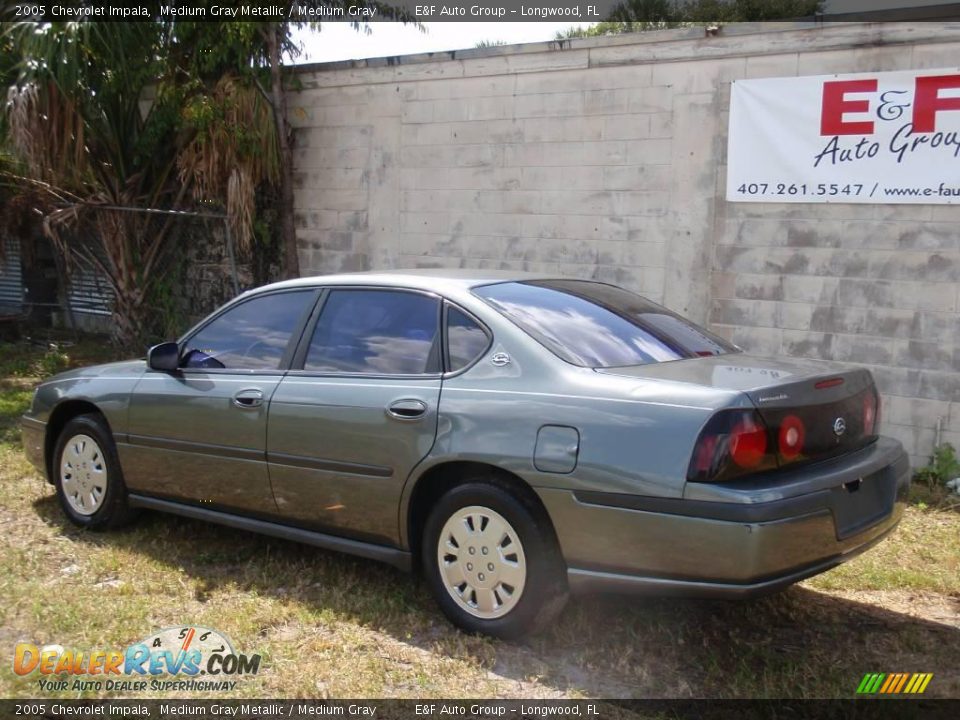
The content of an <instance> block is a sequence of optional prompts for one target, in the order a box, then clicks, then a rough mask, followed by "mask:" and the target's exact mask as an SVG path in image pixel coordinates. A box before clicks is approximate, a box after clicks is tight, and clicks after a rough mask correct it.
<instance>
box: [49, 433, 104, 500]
mask: <svg viewBox="0 0 960 720" xmlns="http://www.w3.org/2000/svg"><path fill="white" fill-rule="evenodd" d="M60 484H61V485H62V487H63V495H64V497H66V498H67V502H68V503H70V507H71V508H73V509H74V511H76V512H77V513H79V514H81V515H93V514H94V513H95V512H96V511H97V510H99V509H100V506H101V505H102V504H103V498H104V496H105V495H106V493H107V466H106V463H105V462H104V460H103V451H102V450H100V446H99V445H97V441H96V440H94V439H93V438H92V437H90V436H89V435H74V436H73V437H72V438H70V440H69V441H68V442H67V444H66V445H65V446H64V448H63V455H62V456H61V458H60Z"/></svg>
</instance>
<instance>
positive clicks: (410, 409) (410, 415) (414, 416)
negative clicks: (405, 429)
mask: <svg viewBox="0 0 960 720" xmlns="http://www.w3.org/2000/svg"><path fill="white" fill-rule="evenodd" d="M426 412H427V404H426V403H425V402H423V401H422V400H397V401H395V402H392V403H390V404H389V405H388V406H387V415H389V416H390V417H392V418H396V419H397V420H419V419H420V418H422V417H423V416H424V415H425V414H426Z"/></svg>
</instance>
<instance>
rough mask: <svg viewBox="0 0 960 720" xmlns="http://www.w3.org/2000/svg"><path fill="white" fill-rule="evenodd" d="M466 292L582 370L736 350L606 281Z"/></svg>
mask: <svg viewBox="0 0 960 720" xmlns="http://www.w3.org/2000/svg"><path fill="white" fill-rule="evenodd" d="M474 292H475V293H476V294H477V295H479V296H480V297H481V298H483V299H484V300H486V301H487V302H488V303H490V304H491V305H492V306H493V307H494V308H496V309H497V310H499V311H500V312H501V313H503V314H504V315H506V316H507V317H508V318H509V319H510V320H512V321H513V322H515V323H516V324H517V325H519V326H520V327H521V328H522V329H523V330H524V331H526V332H527V333H528V334H529V335H531V336H533V337H534V338H535V339H537V340H538V341H539V342H540V343H542V344H543V345H545V346H546V347H547V348H549V349H550V350H552V351H553V352H554V353H555V354H556V355H558V356H559V357H561V358H562V359H564V360H566V361H567V362H570V363H573V364H574V365H580V366H582V367H617V366H623V365H647V364H650V363H658V362H667V361H670V360H680V359H683V358H692V357H700V356H705V355H723V354H726V353H730V352H737V349H736V348H735V347H733V346H732V345H730V344H728V343H727V342H726V341H724V340H722V339H721V338H719V337H716V336H715V335H713V334H711V333H710V332H708V331H707V330H704V329H703V328H701V327H699V326H697V325H695V324H694V323H692V322H690V321H689V320H686V319H685V318H683V317H681V316H680V315H677V314H676V313H674V312H671V311H670V310H667V309H666V308H665V307H662V306H660V305H657V304H656V303H652V302H650V301H649V300H647V299H645V298H643V297H641V296H639V295H636V294H634V293H632V292H629V291H627V290H624V289H622V288H618V287H615V286H613V285H605V284H603V283H596V282H590V281H587V280H536V281H530V282H507V283H498V284H496V285H485V286H483V287H479V288H476V289H475V290H474Z"/></svg>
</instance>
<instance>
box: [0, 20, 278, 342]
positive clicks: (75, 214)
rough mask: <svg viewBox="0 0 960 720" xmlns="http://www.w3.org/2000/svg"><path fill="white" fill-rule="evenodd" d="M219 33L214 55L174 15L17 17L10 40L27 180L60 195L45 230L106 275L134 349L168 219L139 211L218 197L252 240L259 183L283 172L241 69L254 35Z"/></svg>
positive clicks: (14, 113) (73, 256) (14, 139)
mask: <svg viewBox="0 0 960 720" xmlns="http://www.w3.org/2000/svg"><path fill="white" fill-rule="evenodd" d="M177 25H178V27H177V28H176V29H177V30H178V31H179V32H181V33H183V35H185V36H187V37H186V39H187V40H189V39H190V38H189V35H190V32H191V27H190V26H189V24H183V27H179V26H180V24H177ZM205 32H206V33H208V34H209V33H210V32H212V29H208V30H206V31H205ZM220 37H221V39H224V38H225V40H224V42H223V46H225V47H227V50H226V51H225V52H223V53H222V54H221V55H220V56H218V57H217V58H215V59H214V60H213V61H211V60H210V57H209V53H205V52H204V50H205V49H206V47H208V46H204V45H202V44H201V43H189V42H184V39H185V38H184V37H178V36H177V35H176V34H175V33H174V27H173V26H172V25H171V24H168V23H160V22H142V23H141V22H138V23H96V22H71V23H51V24H45V25H37V24H34V23H17V24H13V25H10V26H8V28H7V30H6V32H5V34H4V41H5V42H6V43H7V44H8V45H9V46H10V47H12V48H13V49H14V52H15V55H16V56H17V57H18V58H20V62H19V64H18V66H17V68H16V70H17V77H16V81H15V83H14V84H13V85H12V86H11V87H10V88H9V91H8V94H7V104H6V114H5V116H6V119H7V122H8V126H9V127H8V135H9V144H10V145H11V146H12V148H13V150H14V151H15V154H16V155H17V156H18V158H19V159H20V160H21V161H22V163H23V166H24V168H25V170H24V173H25V177H23V178H21V180H22V182H23V183H24V184H25V185H26V186H27V187H30V188H32V189H33V190H34V191H36V190H37V188H41V189H43V190H44V191H45V192H46V195H47V197H48V199H49V200H50V201H51V202H52V206H51V207H47V208H44V209H43V210H42V212H43V213H44V229H45V231H46V233H47V234H48V235H49V236H50V238H51V239H52V240H53V242H54V244H55V246H56V247H57V249H58V250H59V251H60V252H61V253H62V254H63V255H64V257H65V258H66V259H67V262H68V265H80V266H87V267H93V268H96V269H97V270H98V271H99V272H100V274H101V275H102V276H103V277H104V278H105V279H106V281H107V283H108V284H109V286H110V289H111V290H112V291H113V296H114V306H113V321H114V322H113V330H114V336H115V338H116V339H117V340H118V341H119V342H121V343H123V344H126V345H129V344H132V343H134V342H136V341H137V340H139V339H140V338H142V337H143V336H144V335H145V334H146V333H145V331H146V330H147V327H146V324H147V321H148V315H149V302H148V300H149V298H150V296H151V292H152V291H153V289H154V288H155V287H156V286H157V284H158V282H159V281H160V280H161V279H162V269H163V267H164V263H163V262H162V261H163V259H164V254H165V253H166V252H168V251H169V250H170V243H169V242H168V239H169V235H170V230H171V228H172V227H173V222H174V219H173V216H169V215H157V214H153V213H147V212H137V211H131V210H132V209H137V208H143V209H147V208H149V209H163V210H174V211H176V210H183V209H185V208H186V207H188V206H189V203H190V201H191V199H193V200H204V201H210V200H212V201H223V202H224V204H225V205H226V207H227V210H228V215H229V218H230V222H231V226H232V228H233V230H234V232H235V236H236V237H237V238H239V240H240V243H241V246H246V247H249V245H250V243H251V237H252V227H253V214H254V208H255V197H256V190H257V188H258V186H259V184H260V183H261V182H264V181H266V182H276V181H277V178H278V176H279V156H278V152H277V133H276V127H275V125H274V119H273V115H272V112H271V111H270V105H269V102H268V101H267V100H266V99H265V98H264V97H263V96H262V92H261V91H259V90H257V89H256V85H255V83H254V82H253V81H252V80H251V79H250V78H243V77H242V76H240V75H239V74H236V73H237V69H239V70H240V71H243V70H244V69H246V68H249V67H250V60H249V58H250V52H251V48H250V40H249V38H250V37H251V34H250V33H245V34H242V33H241V34H239V35H237V34H234V35H231V33H230V31H227V32H226V33H221V35H220ZM229 42H232V43H233V45H230V46H228V45H227V43H229ZM79 235H83V236H86V237H87V238H89V240H87V241H85V242H78V241H77V240H76V238H77V237H78V236H79Z"/></svg>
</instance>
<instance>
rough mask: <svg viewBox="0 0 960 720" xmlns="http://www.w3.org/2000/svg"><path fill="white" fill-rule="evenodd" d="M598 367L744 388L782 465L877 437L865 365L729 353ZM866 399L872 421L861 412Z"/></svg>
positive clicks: (873, 397)
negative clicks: (793, 440)
mask: <svg viewBox="0 0 960 720" xmlns="http://www.w3.org/2000/svg"><path fill="white" fill-rule="evenodd" d="M597 372H601V373H608V374H613V375H624V376H629V377H636V378H644V379H650V380H653V379H662V380H669V381H673V382H689V383H694V384H697V385H704V386H708V387H714V388H718V389H726V390H739V391H741V392H743V393H744V394H745V395H746V396H747V397H749V398H750V400H751V401H752V402H753V404H754V405H755V406H756V408H757V411H758V412H759V414H760V416H761V418H762V419H763V422H764V424H765V425H766V426H767V429H768V431H769V437H768V439H769V443H770V444H769V447H772V448H777V449H778V451H779V452H778V460H779V464H780V465H781V466H782V465H784V464H786V463H788V462H789V463H791V464H792V463H793V462H798V461H810V460H819V459H824V458H827V457H832V456H834V455H839V454H842V453H845V452H849V451H852V450H855V449H857V448H860V447H863V446H864V445H865V444H867V443H868V442H870V441H871V440H872V439H873V438H874V437H876V425H877V420H876V410H877V402H878V398H877V394H876V388H875V386H874V382H873V377H872V375H871V374H870V371H869V370H865V369H862V368H849V367H848V366H844V365H839V364H837V363H830V362H820V361H815V360H780V359H771V358H760V357H754V356H751V355H745V354H728V355H717V356H713V357H704V358H695V359H690V360H679V361H674V362H665V363H658V364H655V365H637V366H630V367H618V368H604V369H602V370H598V371H597ZM869 403H872V404H873V408H874V410H873V418H874V419H873V422H872V427H867V424H869V423H868V420H869V419H868V418H865V414H866V405H867V404H869ZM798 421H799V422H798ZM790 428H794V429H795V431H796V432H799V433H802V437H801V442H800V445H799V451H798V452H797V453H796V454H794V453H793V452H788V453H784V452H783V449H784V447H785V445H784V441H785V437H786V433H788V432H789V431H790ZM791 437H795V436H791Z"/></svg>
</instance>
